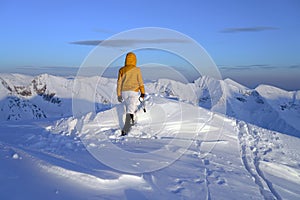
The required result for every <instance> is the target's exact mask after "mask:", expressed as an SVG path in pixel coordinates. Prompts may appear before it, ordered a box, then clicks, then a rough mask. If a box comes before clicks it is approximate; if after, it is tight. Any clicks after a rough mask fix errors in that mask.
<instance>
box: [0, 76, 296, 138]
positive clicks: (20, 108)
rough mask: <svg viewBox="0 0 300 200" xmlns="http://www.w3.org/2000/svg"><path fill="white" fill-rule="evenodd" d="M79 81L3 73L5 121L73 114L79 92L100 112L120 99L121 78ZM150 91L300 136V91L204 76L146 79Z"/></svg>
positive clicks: (1, 104)
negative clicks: (183, 79)
mask: <svg viewBox="0 0 300 200" xmlns="http://www.w3.org/2000/svg"><path fill="white" fill-rule="evenodd" d="M78 79H80V81H78V82H80V85H76V87H74V79H73V78H65V77H58V76H51V75H48V74H42V75H40V76H35V77H31V76H25V75H19V74H1V75H0V81H1V84H0V98H1V100H0V113H1V118H0V119H1V120H22V119H23V120H24V119H41V118H61V117H68V116H71V115H72V97H73V95H74V94H75V95H76V92H78V91H80V92H82V91H84V92H83V94H80V95H81V96H82V97H81V98H82V99H85V98H86V97H87V96H90V95H89V94H94V95H95V96H94V102H95V109H96V110H97V111H100V110H103V109H106V108H109V107H111V105H114V104H116V103H117V101H116V96H115V95H116V94H115V87H116V85H115V83H116V80H114V79H108V78H100V79H99V77H96V76H95V77H81V78H78ZM146 91H147V93H148V94H159V95H162V96H163V97H167V98H172V99H176V100H178V101H181V102H188V103H191V104H193V105H199V106H201V107H203V108H207V109H210V110H212V111H214V112H220V113H223V114H226V115H228V116H230V117H234V118H236V119H239V120H243V121H246V122H248V123H251V124H254V125H257V126H260V127H263V128H266V129H270V130H274V131H278V132H282V133H286V134H289V135H297V136H299V135H300V124H299V123H297V121H299V119H300V91H293V92H287V91H284V90H281V89H279V88H276V87H272V86H267V85H260V86H258V87H257V88H255V89H249V88H246V87H245V86H243V85H241V84H239V83H236V82H234V81H233V80H230V79H226V80H215V79H212V78H209V77H201V78H199V79H198V80H196V81H195V82H194V83H188V84H184V83H181V82H176V81H173V80H168V79H160V80H158V81H155V82H149V83H146ZM77 96H78V95H77ZM88 101H90V100H88Z"/></svg>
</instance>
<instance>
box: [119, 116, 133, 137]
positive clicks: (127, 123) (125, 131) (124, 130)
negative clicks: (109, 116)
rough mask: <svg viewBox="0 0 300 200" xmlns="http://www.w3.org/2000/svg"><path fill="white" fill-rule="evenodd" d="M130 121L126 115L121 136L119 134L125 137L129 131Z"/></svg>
mask: <svg viewBox="0 0 300 200" xmlns="http://www.w3.org/2000/svg"><path fill="white" fill-rule="evenodd" d="M131 119H132V118H131V114H126V118H125V125H124V127H123V130H122V134H121V135H122V136H124V135H127V134H128V132H129V131H130V128H131V126H132V124H131Z"/></svg>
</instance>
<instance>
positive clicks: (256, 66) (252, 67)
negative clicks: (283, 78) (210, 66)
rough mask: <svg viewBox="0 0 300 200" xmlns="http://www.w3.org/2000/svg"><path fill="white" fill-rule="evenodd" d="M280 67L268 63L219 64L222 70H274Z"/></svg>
mask: <svg viewBox="0 0 300 200" xmlns="http://www.w3.org/2000/svg"><path fill="white" fill-rule="evenodd" d="M276 68H278V67H274V66H270V65H267V64H254V65H237V66H219V69H220V70H222V71H246V70H259V69H267V70H272V69H276Z"/></svg>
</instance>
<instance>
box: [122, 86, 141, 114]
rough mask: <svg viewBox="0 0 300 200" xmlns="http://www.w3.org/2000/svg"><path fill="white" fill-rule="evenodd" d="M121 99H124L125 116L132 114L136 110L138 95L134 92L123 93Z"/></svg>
mask: <svg viewBox="0 0 300 200" xmlns="http://www.w3.org/2000/svg"><path fill="white" fill-rule="evenodd" d="M122 98H123V99H124V102H125V106H126V113H127V114H134V112H135V111H136V110H137V106H138V103H139V102H138V101H139V93H138V92H134V91H123V92H122Z"/></svg>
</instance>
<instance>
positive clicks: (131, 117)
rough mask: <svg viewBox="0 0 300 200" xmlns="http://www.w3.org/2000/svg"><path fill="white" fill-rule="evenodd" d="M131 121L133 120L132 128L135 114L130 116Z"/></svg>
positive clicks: (132, 122)
mask: <svg viewBox="0 0 300 200" xmlns="http://www.w3.org/2000/svg"><path fill="white" fill-rule="evenodd" d="M130 119H131V126H133V125H134V115H133V114H130Z"/></svg>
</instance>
